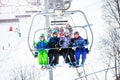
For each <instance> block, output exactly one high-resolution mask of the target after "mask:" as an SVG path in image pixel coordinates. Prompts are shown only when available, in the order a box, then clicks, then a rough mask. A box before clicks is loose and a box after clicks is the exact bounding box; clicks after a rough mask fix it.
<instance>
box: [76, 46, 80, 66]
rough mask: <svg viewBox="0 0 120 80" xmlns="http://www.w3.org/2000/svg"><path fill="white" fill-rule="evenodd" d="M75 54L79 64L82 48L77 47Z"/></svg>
mask: <svg viewBox="0 0 120 80" xmlns="http://www.w3.org/2000/svg"><path fill="white" fill-rule="evenodd" d="M75 56H76V64H77V65H79V60H80V50H79V49H78V48H77V49H76V51H75Z"/></svg>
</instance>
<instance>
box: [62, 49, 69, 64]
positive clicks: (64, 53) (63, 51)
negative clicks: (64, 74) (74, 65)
mask: <svg viewBox="0 0 120 80" xmlns="http://www.w3.org/2000/svg"><path fill="white" fill-rule="evenodd" d="M68 50H69V49H62V54H63V58H64V60H65V63H69V62H70V60H69V58H68V53H69V51H68Z"/></svg>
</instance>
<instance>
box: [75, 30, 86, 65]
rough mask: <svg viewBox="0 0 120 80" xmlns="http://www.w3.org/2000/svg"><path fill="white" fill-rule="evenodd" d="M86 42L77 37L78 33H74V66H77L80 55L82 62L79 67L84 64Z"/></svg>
mask: <svg viewBox="0 0 120 80" xmlns="http://www.w3.org/2000/svg"><path fill="white" fill-rule="evenodd" d="M85 45H86V42H85V40H84V39H83V38H82V37H81V36H80V35H79V32H75V33H74V38H73V46H76V47H77V48H76V50H75V56H76V65H77V66H79V60H80V55H82V62H81V65H83V64H84V63H85V59H86V53H87V52H86V48H85Z"/></svg>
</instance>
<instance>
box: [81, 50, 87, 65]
mask: <svg viewBox="0 0 120 80" xmlns="http://www.w3.org/2000/svg"><path fill="white" fill-rule="evenodd" d="M85 60H86V49H85V48H82V62H81V64H82V65H84V63H85Z"/></svg>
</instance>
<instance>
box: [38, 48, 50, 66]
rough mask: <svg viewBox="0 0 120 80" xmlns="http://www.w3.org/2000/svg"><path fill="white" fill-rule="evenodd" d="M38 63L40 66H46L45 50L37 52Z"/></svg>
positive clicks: (46, 56) (46, 55)
mask: <svg viewBox="0 0 120 80" xmlns="http://www.w3.org/2000/svg"><path fill="white" fill-rule="evenodd" d="M38 63H39V64H40V65H48V54H47V51H46V50H40V51H39V52H38Z"/></svg>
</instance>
